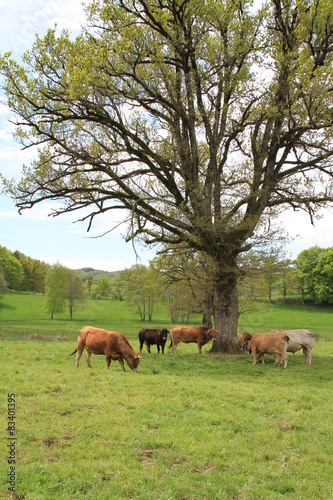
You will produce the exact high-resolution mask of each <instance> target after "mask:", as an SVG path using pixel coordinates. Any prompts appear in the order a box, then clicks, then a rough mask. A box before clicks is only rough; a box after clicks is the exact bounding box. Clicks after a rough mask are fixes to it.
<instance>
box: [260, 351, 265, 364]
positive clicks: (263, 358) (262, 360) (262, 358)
mask: <svg viewBox="0 0 333 500" xmlns="http://www.w3.org/2000/svg"><path fill="white" fill-rule="evenodd" d="M261 362H262V364H263V365H264V364H265V354H264V353H263V352H262V353H261Z"/></svg>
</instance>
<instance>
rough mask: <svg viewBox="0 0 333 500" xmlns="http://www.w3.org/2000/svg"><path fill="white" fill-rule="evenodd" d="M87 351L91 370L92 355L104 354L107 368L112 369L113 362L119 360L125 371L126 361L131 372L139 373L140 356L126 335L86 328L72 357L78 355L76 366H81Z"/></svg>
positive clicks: (78, 339) (81, 332) (80, 334)
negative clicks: (80, 362)
mask: <svg viewBox="0 0 333 500" xmlns="http://www.w3.org/2000/svg"><path fill="white" fill-rule="evenodd" d="M84 349H86V351H87V353H86V359H87V363H88V367H89V368H91V364H90V356H91V355H92V354H104V355H105V356H106V366H107V367H108V369H109V368H110V363H111V360H112V359H113V360H115V361H116V360H118V361H119V363H120V366H121V367H122V369H123V370H124V371H125V366H124V359H125V360H126V362H127V364H128V366H129V367H130V369H131V370H133V371H135V372H137V371H138V365H139V361H140V359H141V356H140V354H136V353H135V352H134V350H133V349H132V347H131V345H130V343H129V342H128V340H127V338H126V337H125V335H123V334H122V333H118V332H109V331H107V330H102V329H101V328H94V327H93V326H84V327H83V328H82V330H81V331H80V333H79V335H78V338H77V348H76V349H75V351H73V352H72V353H71V354H70V356H72V355H73V354H75V353H77V354H76V363H75V366H76V367H78V366H79V361H80V358H81V356H82V352H83V350H84Z"/></svg>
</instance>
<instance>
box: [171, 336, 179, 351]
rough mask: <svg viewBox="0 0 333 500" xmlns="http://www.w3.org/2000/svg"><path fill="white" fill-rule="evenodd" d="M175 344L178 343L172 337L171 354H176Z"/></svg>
mask: <svg viewBox="0 0 333 500" xmlns="http://www.w3.org/2000/svg"><path fill="white" fill-rule="evenodd" d="M177 345H178V343H177V342H175V340H174V339H172V354H176V350H177Z"/></svg>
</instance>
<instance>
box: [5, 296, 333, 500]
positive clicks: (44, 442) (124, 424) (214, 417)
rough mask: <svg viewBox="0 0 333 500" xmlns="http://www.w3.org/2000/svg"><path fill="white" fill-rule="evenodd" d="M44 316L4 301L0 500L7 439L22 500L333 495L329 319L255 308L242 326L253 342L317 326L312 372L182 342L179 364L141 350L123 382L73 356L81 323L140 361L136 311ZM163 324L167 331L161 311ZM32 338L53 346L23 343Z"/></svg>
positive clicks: (122, 308) (299, 361)
mask: <svg viewBox="0 0 333 500" xmlns="http://www.w3.org/2000/svg"><path fill="white" fill-rule="evenodd" d="M41 305H42V296H33V295H27V294H8V295H6V296H4V297H3V299H1V301H0V332H2V333H3V332H4V330H5V329H6V330H5V338H4V339H3V337H2V339H0V370H1V374H0V376H1V379H0V380H1V384H0V391H1V406H0V407H1V415H2V418H1V421H2V425H1V429H2V431H1V432H2V436H1V437H2V439H1V446H2V450H1V453H0V460H1V461H0V474H1V482H0V484H1V487H0V488H1V489H0V491H1V493H0V498H7V497H8V498H11V493H10V492H9V491H8V487H9V486H10V483H9V482H8V480H9V479H10V476H9V475H8V474H9V473H10V466H11V465H10V464H9V463H8V460H10V459H11V458H13V457H12V455H11V450H10V446H8V444H10V443H11V442H12V440H13V438H16V439H15V445H13V450H12V453H14V458H15V464H14V466H15V471H14V473H15V485H16V496H15V498H20V499H23V498H24V499H76V498H82V499H83V498H85V497H87V498H91V499H95V498H106V499H124V500H125V499H140V500H141V499H142V500H150V499H151V500H172V499H174V500H176V499H177V500H178V499H179V500H180V499H184V500H185V499H186V500H192V499H193V500H194V499H195V500H205V499H207V500H211V499H255V500H257V499H282V498H283V499H286V498H287V499H304V498H314V499H330V498H332V497H333V479H332V457H333V439H332V437H333V419H332V411H333V398H332V387H333V384H332V382H333V363H332V361H333V342H332V341H331V339H332V336H333V316H332V312H333V310H331V309H329V308H321V309H318V308H309V307H308V306H307V307H303V308H301V307H300V306H299V307H298V308H296V307H291V306H283V305H273V304H272V305H268V304H259V305H258V307H257V309H256V310H253V311H251V313H248V315H247V317H244V318H241V319H242V322H241V327H242V329H243V330H249V331H251V332H254V331H267V329H269V328H273V327H282V328H286V327H287V326H289V327H296V326H297V327H299V328H302V327H310V328H312V329H313V330H314V333H315V335H316V338H317V342H316V344H315V347H314V350H313V360H312V365H311V366H306V365H304V363H303V355H302V354H301V353H296V354H295V355H294V356H293V355H289V363H288V368H287V369H286V370H283V369H281V368H280V369H279V368H277V367H276V366H274V364H273V357H270V356H267V360H266V365H261V364H258V365H256V366H252V361H253V359H252V357H251V356H248V355H245V354H242V355H241V354H240V355H233V356H230V355H222V354H210V353H209V348H210V346H209V345H208V346H204V347H203V354H202V355H201V356H199V355H198V354H197V347H196V345H184V344H180V345H179V346H178V349H177V354H176V356H172V354H171V352H170V350H169V349H166V353H165V355H164V356H162V355H159V356H158V355H157V350H156V347H155V346H153V347H152V354H151V355H149V354H148V353H147V352H146V351H145V350H144V351H143V359H142V361H141V362H140V365H139V371H138V373H134V372H132V371H130V370H129V369H127V370H126V372H125V373H124V372H122V370H121V368H120V365H119V363H118V362H112V363H111V367H110V370H109V371H108V370H107V369H106V363H105V357H104V356H92V359H91V363H92V369H91V370H89V369H88V368H87V364H86V361H85V359H84V357H82V359H81V362H80V366H79V368H78V369H76V368H75V357H74V356H72V357H70V356H68V354H69V353H70V352H72V351H73V349H74V348H75V347H76V336H77V333H78V331H79V329H80V328H81V327H82V326H83V325H84V324H93V325H95V326H101V327H107V328H109V329H115V330H118V331H121V332H123V333H125V334H126V335H127V336H128V338H129V340H130V342H131V343H132V345H133V347H134V348H135V350H138V339H137V333H138V331H139V329H140V328H141V327H142V323H141V322H140V321H139V320H138V318H137V317H136V315H135V310H134V309H132V308H131V307H129V306H128V305H127V304H126V303H125V302H113V301H88V302H87V303H86V304H85V306H84V308H83V309H81V310H80V311H77V312H76V313H75V316H74V320H73V321H72V322H70V321H69V320H67V317H66V314H64V315H63V316H62V317H59V318H56V319H55V320H54V322H51V321H50V320H49V319H48V318H47V317H46V315H45V313H44V312H43V310H42V309H41ZM197 319H198V320H199V318H197ZM194 320H195V318H194ZM277 321H278V323H276V322H277ZM160 322H161V323H163V325H160V324H159V323H160ZM193 323H195V321H193ZM271 323H272V324H271ZM155 325H156V326H164V325H166V326H170V323H169V322H168V318H167V315H166V312H165V311H164V310H163V309H162V308H161V310H157V311H156V319H155V321H154V323H153V325H152V326H155ZM36 330H39V331H40V332H41V333H42V334H45V336H46V337H47V338H46V339H45V340H33V339H31V338H26V331H28V334H29V335H30V334H32V333H33V332H35V331H36ZM49 332H51V337H50V338H49ZM325 332H326V334H327V342H324V338H325ZM61 334H64V335H66V336H67V337H68V338H69V340H68V341H65V342H61V341H57V340H56V336H57V335H61ZM167 345H168V344H167ZM144 349H145V348H144ZM8 394H15V416H14V417H13V415H12V413H13V411H12V410H11V411H10V412H8V409H9V408H10V407H9V406H8ZM14 422H15V430H14V431H13V434H14V435H13V436H10V435H9V433H8V431H7V430H6V429H7V427H8V424H10V425H9V427H10V428H12V429H13V427H12V425H13V423H14ZM12 466H13V465H12ZM12 473H13V471H12Z"/></svg>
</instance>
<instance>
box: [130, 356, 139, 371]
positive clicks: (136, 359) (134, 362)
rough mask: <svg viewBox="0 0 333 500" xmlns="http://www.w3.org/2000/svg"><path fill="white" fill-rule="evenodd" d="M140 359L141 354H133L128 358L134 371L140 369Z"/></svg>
mask: <svg viewBox="0 0 333 500" xmlns="http://www.w3.org/2000/svg"><path fill="white" fill-rule="evenodd" d="M140 359H141V356H140V354H135V356H133V357H132V358H129V359H128V360H126V361H127V364H128V366H129V367H130V369H131V370H133V371H134V372H137V371H138V366H139V362H140Z"/></svg>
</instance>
